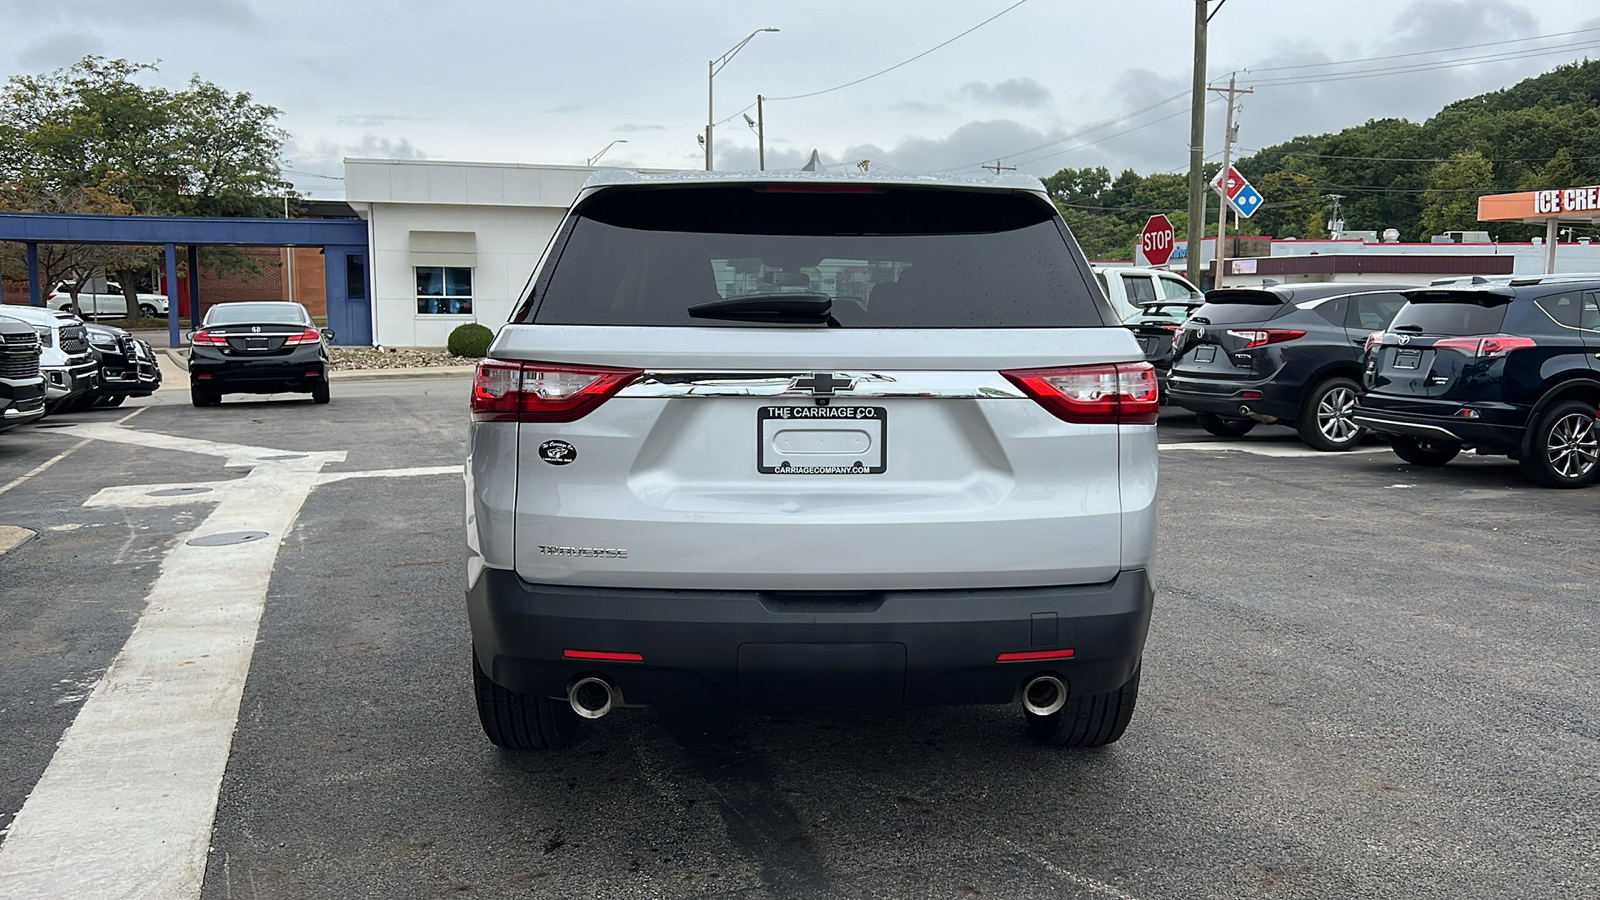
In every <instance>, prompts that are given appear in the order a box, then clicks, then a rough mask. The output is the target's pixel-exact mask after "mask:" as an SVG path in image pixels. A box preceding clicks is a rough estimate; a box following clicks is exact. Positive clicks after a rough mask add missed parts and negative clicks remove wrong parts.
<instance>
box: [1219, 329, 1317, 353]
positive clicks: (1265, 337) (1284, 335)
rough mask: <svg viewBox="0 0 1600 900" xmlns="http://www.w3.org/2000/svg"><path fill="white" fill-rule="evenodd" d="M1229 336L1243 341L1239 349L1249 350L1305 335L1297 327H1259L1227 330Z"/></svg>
mask: <svg viewBox="0 0 1600 900" xmlns="http://www.w3.org/2000/svg"><path fill="white" fill-rule="evenodd" d="M1228 336H1229V337H1236V338H1239V339H1240V340H1242V341H1244V342H1245V345H1244V346H1243V347H1240V348H1239V349H1241V350H1250V349H1253V348H1256V347H1265V346H1266V345H1268V344H1281V343H1283V342H1284V341H1292V340H1295V339H1296V338H1303V337H1305V336H1306V333H1305V331H1304V330H1302V329H1299V328H1261V329H1257V330H1254V331H1233V330H1231V329H1230V330H1229V331H1228Z"/></svg>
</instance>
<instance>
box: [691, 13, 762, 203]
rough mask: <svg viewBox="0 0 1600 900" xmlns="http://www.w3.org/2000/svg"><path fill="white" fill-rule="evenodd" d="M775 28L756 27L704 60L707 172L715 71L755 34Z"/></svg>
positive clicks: (713, 109) (713, 112) (723, 65)
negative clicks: (713, 56)
mask: <svg viewBox="0 0 1600 900" xmlns="http://www.w3.org/2000/svg"><path fill="white" fill-rule="evenodd" d="M777 30H778V29H776V28H757V29H756V30H755V31H752V32H750V33H749V34H748V35H746V36H745V39H744V40H742V41H740V42H739V43H737V44H734V45H733V49H732V50H729V51H728V52H727V53H724V54H722V55H721V56H719V57H717V58H716V59H713V60H708V61H707V62H706V171H707V172H709V171H711V130H712V129H713V128H715V127H716V124H715V123H716V118H717V113H716V102H715V100H714V97H713V94H714V89H715V83H716V80H717V73H718V72H720V71H722V69H723V67H725V66H727V64H728V63H730V62H732V61H733V58H734V57H735V56H737V55H738V53H739V51H740V50H743V49H744V45H745V44H748V43H750V42H751V41H752V40H754V39H755V36H756V35H758V34H760V33H761V32H763V31H777Z"/></svg>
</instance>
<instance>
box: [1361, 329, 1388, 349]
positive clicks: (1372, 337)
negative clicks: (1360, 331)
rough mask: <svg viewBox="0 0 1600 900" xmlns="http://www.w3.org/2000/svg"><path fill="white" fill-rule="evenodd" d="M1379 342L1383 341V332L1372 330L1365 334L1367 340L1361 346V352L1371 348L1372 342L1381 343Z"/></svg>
mask: <svg viewBox="0 0 1600 900" xmlns="http://www.w3.org/2000/svg"><path fill="white" fill-rule="evenodd" d="M1381 343H1383V332H1381V331H1374V332H1373V333H1371V334H1369V335H1367V342H1366V344H1365V345H1363V346H1362V348H1361V351H1362V352H1363V353H1366V352H1368V351H1370V350H1371V349H1372V347H1373V345H1374V344H1381Z"/></svg>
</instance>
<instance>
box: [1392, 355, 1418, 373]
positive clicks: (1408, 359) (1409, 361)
mask: <svg viewBox="0 0 1600 900" xmlns="http://www.w3.org/2000/svg"><path fill="white" fill-rule="evenodd" d="M1421 366H1422V351H1421V350H1396V351H1395V353H1394V367H1395V368H1396V369H1416V368H1420V367H1421Z"/></svg>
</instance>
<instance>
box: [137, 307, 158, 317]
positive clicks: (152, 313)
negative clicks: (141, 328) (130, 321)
mask: <svg viewBox="0 0 1600 900" xmlns="http://www.w3.org/2000/svg"><path fill="white" fill-rule="evenodd" d="M139 315H141V316H144V317H145V318H146V319H154V318H155V317H156V308H155V307H154V306H151V305H150V304H148V303H141V304H139Z"/></svg>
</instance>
